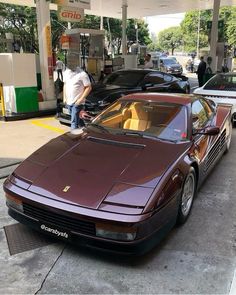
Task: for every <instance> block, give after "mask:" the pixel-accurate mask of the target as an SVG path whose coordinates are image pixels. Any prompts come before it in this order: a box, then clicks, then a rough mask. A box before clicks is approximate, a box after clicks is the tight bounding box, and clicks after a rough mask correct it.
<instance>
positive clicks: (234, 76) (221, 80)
mask: <svg viewBox="0 0 236 295" xmlns="http://www.w3.org/2000/svg"><path fill="white" fill-rule="evenodd" d="M194 93H195V94H197V95H202V96H204V97H205V98H208V99H211V100H213V101H214V102H215V103H216V104H219V103H226V104H227V103H228V104H231V105H232V122H233V124H234V125H235V124H236V73H233V72H232V73H219V74H216V75H215V76H213V77H212V78H211V79H210V80H208V81H207V82H206V83H205V84H204V85H203V86H202V87H199V88H197V89H195V90H194Z"/></svg>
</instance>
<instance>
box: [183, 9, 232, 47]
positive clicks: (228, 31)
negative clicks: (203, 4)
mask: <svg viewBox="0 0 236 295" xmlns="http://www.w3.org/2000/svg"><path fill="white" fill-rule="evenodd" d="M235 19H236V7H234V6H229V7H221V8H220V12H219V20H220V21H223V24H224V26H223V29H222V31H221V32H219V40H220V41H224V42H227V43H228V44H229V45H231V46H233V45H235V44H236V30H235V29H236V24H235ZM198 21H199V11H190V12H187V13H186V14H185V18H184V20H183V21H182V23H181V30H182V32H183V41H184V49H185V50H186V51H196V48H197V35H198ZM211 21H212V10H202V11H201V12H200V30H199V48H204V47H208V46H209V35H210V29H209V28H208V23H209V22H211ZM219 31H220V29H219Z"/></svg>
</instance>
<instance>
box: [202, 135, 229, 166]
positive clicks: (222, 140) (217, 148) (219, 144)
mask: <svg viewBox="0 0 236 295" xmlns="http://www.w3.org/2000/svg"><path fill="white" fill-rule="evenodd" d="M225 144H226V130H224V131H223V132H222V134H221V136H220V137H219V138H218V139H217V141H216V143H215V144H214V146H213V147H212V148H211V150H210V152H209V154H208V156H207V159H206V162H205V169H204V170H205V172H206V171H207V170H208V169H209V168H210V167H211V165H212V164H213V163H214V161H215V159H216V158H217V156H218V155H219V153H220V152H221V150H222V149H223V148H224V146H225Z"/></svg>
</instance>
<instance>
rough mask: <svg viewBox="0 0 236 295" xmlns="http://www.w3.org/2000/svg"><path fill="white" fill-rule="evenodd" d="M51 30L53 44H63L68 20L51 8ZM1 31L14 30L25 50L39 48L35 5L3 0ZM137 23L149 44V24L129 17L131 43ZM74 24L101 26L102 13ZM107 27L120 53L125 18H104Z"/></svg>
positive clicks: (76, 25) (86, 16)
mask: <svg viewBox="0 0 236 295" xmlns="http://www.w3.org/2000/svg"><path fill="white" fill-rule="evenodd" d="M50 16H51V32H52V48H53V49H56V48H60V37H61V35H62V34H63V33H64V31H65V29H66V28H67V22H62V21H60V20H58V16H57V12H56V11H51V12H50ZM0 18H2V19H3V21H2V23H0V35H1V36H5V33H7V32H11V33H13V35H14V38H15V40H16V41H18V42H19V43H20V45H21V46H22V47H23V50H24V51H25V52H38V36H37V35H38V34H37V22H36V19H37V17H36V9H35V8H34V7H33V8H32V7H25V6H18V5H9V4H0ZM136 23H137V25H138V31H139V34H138V36H139V42H140V43H142V44H149V43H150V42H151V39H150V38H149V32H148V27H147V24H146V23H145V22H144V21H143V20H135V19H130V20H128V22H127V40H128V45H131V44H132V43H134V42H135V41H136V31H135V24H136ZM72 27H73V28H88V29H99V27H100V17H98V16H94V15H85V18H84V20H83V21H81V22H79V23H74V24H72ZM104 29H105V30H106V34H107V36H108V37H109V38H108V40H109V42H110V43H112V46H113V47H114V48H115V49H116V53H117V54H119V53H120V48H121V41H122V22H121V20H119V19H114V18H106V17H105V18H104ZM0 50H1V51H4V50H5V48H4V46H0Z"/></svg>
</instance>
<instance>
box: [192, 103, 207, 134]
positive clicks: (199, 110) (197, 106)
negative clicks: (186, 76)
mask: <svg viewBox="0 0 236 295" xmlns="http://www.w3.org/2000/svg"><path fill="white" fill-rule="evenodd" d="M207 121H208V114H207V112H206V110H205V109H204V107H203V105H202V104H201V102H200V100H196V101H194V102H193V104H192V122H193V129H199V128H203V127H204V126H205V125H206V123H207Z"/></svg>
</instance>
